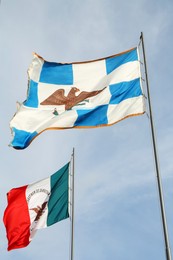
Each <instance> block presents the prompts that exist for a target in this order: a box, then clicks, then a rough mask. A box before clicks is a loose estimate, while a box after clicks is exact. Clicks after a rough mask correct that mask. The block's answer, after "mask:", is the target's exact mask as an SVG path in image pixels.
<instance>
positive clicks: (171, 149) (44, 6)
mask: <svg viewBox="0 0 173 260" xmlns="http://www.w3.org/2000/svg"><path fill="white" fill-rule="evenodd" d="M172 13H173V2H172V0H153V1H149V0H131V1H125V0H121V1H118V0H114V1H113V0H94V1H93V0H83V1H80V0H73V1H70V0H37V1H35V0H30V1H26V0H13V1H10V0H1V4H0V85H1V90H2V92H1V102H0V106H1V109H0V119H1V124H0V133H1V138H0V139H1V142H0V157H1V164H0V169H1V170H0V171H1V182H0V198H1V204H0V257H1V259H3V260H11V259H13V260H15V259H16V260H23V259H26V260H33V259H42V260H45V259H48V258H50V259H61V260H66V259H69V249H70V222H69V219H66V220H64V221H61V222H59V223H57V224H55V225H53V226H51V227H49V228H47V229H42V230H39V231H38V232H37V234H36V236H35V237H34V239H33V241H32V242H31V243H30V244H29V246H28V247H26V248H23V249H18V250H12V251H10V252H7V249H6V248H7V239H6V231H5V227H4V225H3V221H2V219H3V213H4V210H5V208H6V205H7V200H6V193H7V192H8V191H9V190H10V189H11V188H14V187H19V186H23V185H26V184H29V183H33V182H35V181H38V180H40V179H43V178H46V177H48V176H49V175H51V174H53V173H54V172H56V171H57V170H58V169H59V168H61V167H62V166H63V165H64V164H66V163H67V162H68V161H69V160H70V157H71V153H72V149H73V147H74V148H75V211H74V215H75V220H74V222H75V223H74V259H75V260H96V259H99V260H115V259H117V260H139V259H140V260H146V259H147V260H153V259H154V260H155V259H157V260H163V259H165V246H164V240H163V229H162V222H161V214H160V205H159V199H158V189H157V182H156V174H155V168H154V157H153V149H152V140H151V131H150V124H149V118H148V115H147V113H146V114H144V115H142V116H138V117H132V118H129V119H125V120H123V121H121V122H120V123H118V124H115V125H113V126H111V127H104V128H100V129H87V130H79V129H78V130H74V129H72V130H64V131H63V130H57V131H45V132H44V133H42V134H41V135H40V136H39V137H37V138H36V139H35V140H34V141H33V142H32V143H31V145H30V146H29V147H28V148H26V149H25V150H21V151H19V150H15V149H13V148H11V147H9V146H8V144H9V143H10V141H11V140H12V136H11V132H10V128H9V122H10V120H11V118H12V117H13V115H14V113H15V112H16V102H17V101H19V102H23V101H24V100H25V99H26V94H27V93H26V92H27V69H28V67H29V65H30V63H31V60H32V53H33V52H36V53H38V54H39V55H40V56H42V57H44V58H45V59H46V60H49V61H57V62H73V61H84V60H90V59H97V58H101V57H105V56H109V55H113V54H116V53H119V52H122V51H125V50H128V49H130V48H132V47H135V46H137V45H138V43H139V37H140V33H141V31H142V32H143V33H144V40H145V49H146V58H147V67H148V77H149V85H150V92H151V102H152V109H153V119H154V124H155V130H156V140H157V151H158V157H159V165H160V174H161V180H162V185H163V194H164V201H165V211H166V218H167V224H168V232H169V240H170V246H171V248H172V250H173V164H172V155H173V139H172V136H173V120H172V119H173V118H172V115H173V113H172V112H173V109H172V106H173V103H172V97H173V88H172V83H171V80H172V60H173V52H172V47H171V46H173V34H172V28H173V16H172ZM144 87H145V86H144Z"/></svg>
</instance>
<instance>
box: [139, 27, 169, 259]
mask: <svg viewBox="0 0 173 260" xmlns="http://www.w3.org/2000/svg"><path fill="white" fill-rule="evenodd" d="M140 40H141V42H142V51H143V59H144V68H145V77H146V87H147V96H148V107H149V118H150V127H151V135H152V143H153V153H154V159H155V170H156V177H157V186H158V193H159V202H160V210H161V217H162V225H163V233H164V242H165V253H166V260H171V259H172V257H171V249H170V243H169V236H168V228H167V222H166V213H165V206H164V199H163V190H162V183H161V177H160V170H159V163H158V153H157V149H156V138H155V129H154V123H153V116H152V107H151V98H150V89H149V82H148V73H147V65H146V56H145V46H144V37H143V32H141V36H140Z"/></svg>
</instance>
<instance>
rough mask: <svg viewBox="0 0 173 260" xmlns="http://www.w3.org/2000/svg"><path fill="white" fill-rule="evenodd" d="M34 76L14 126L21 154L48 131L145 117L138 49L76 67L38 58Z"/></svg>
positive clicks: (34, 62) (31, 73) (32, 67)
mask: <svg viewBox="0 0 173 260" xmlns="http://www.w3.org/2000/svg"><path fill="white" fill-rule="evenodd" d="M28 76H29V83H28V93H27V99H26V100H25V101H24V102H23V103H22V104H20V105H19V107H18V110H17V112H16V114H15V115H14V117H13V118H12V120H11V122H10V127H11V129H12V134H13V140H12V142H11V146H12V147H14V148H16V149H24V148H26V147H27V146H28V145H29V144H30V143H31V141H32V140H33V139H34V138H35V137H36V136H37V135H39V134H40V133H41V132H43V131H45V130H48V129H69V128H91V127H102V126H109V125H113V124H115V123H117V122H118V121H120V120H122V119H125V118H127V117H130V116H135V115H140V114H143V113H144V112H145V103H144V96H143V93H142V86H141V72H140V62H139V55H138V49H137V48H133V49H131V50H128V51H126V52H123V53H120V54H117V55H114V56H111V57H107V58H103V59H99V60H95V61H88V62H76V63H55V62H48V61H45V60H44V59H43V58H42V57H40V56H38V55H37V54H34V55H33V60H32V63H31V65H30V67H29V70H28Z"/></svg>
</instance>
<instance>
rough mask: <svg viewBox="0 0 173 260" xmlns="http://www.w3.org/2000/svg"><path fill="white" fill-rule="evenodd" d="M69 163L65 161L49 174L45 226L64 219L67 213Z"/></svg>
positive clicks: (67, 215)
mask: <svg viewBox="0 0 173 260" xmlns="http://www.w3.org/2000/svg"><path fill="white" fill-rule="evenodd" d="M69 165H70V163H67V164H66V165H65V166H63V167H62V168H61V169H60V170H59V171H57V172H56V173H54V174H53V175H51V177H50V184H51V191H50V192H51V195H50V198H49V201H48V217H47V226H51V225H53V224H54V223H56V222H58V221H61V220H63V219H66V218H68V217H69V213H68V186H69V185H68V179H69Z"/></svg>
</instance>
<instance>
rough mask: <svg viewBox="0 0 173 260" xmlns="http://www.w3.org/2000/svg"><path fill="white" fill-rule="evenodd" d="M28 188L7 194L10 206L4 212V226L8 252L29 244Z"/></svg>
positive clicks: (21, 188)
mask: <svg viewBox="0 0 173 260" xmlns="http://www.w3.org/2000/svg"><path fill="white" fill-rule="evenodd" d="M26 188H27V185H26V186H23V187H20V188H15V189H12V190H10V191H9V192H8V193H7V199H8V206H7V208H6V210H5V212H4V218H3V221H4V225H5V227H6V232H7V238H8V251H10V250H12V249H17V248H21V247H26V246H27V245H28V244H29V242H30V241H29V237H30V217H29V210H28V204H27V201H26V196H25V192H26Z"/></svg>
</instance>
